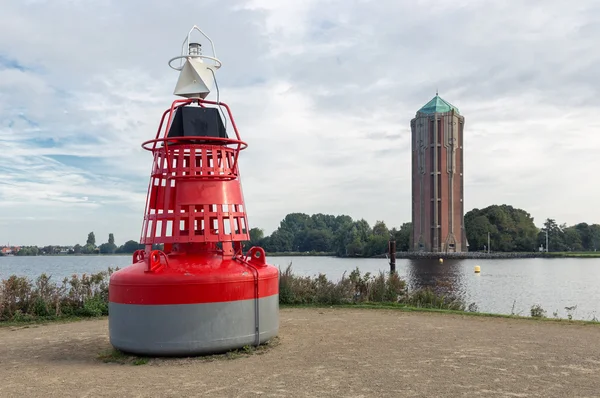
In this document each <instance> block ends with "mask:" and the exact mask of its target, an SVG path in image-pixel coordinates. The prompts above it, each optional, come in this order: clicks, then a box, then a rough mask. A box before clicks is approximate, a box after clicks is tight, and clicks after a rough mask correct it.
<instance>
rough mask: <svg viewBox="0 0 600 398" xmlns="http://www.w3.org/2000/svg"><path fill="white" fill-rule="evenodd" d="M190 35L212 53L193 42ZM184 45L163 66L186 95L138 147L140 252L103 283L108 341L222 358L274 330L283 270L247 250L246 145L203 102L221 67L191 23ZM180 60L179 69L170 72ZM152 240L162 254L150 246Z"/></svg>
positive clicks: (153, 351)
mask: <svg viewBox="0 0 600 398" xmlns="http://www.w3.org/2000/svg"><path fill="white" fill-rule="evenodd" d="M193 31H198V32H200V33H201V34H202V35H204V37H205V38H206V39H207V40H208V41H209V42H210V44H211V46H212V50H213V56H205V55H202V54H201V51H200V47H201V46H200V44H198V43H191V42H190V35H191V34H192V32H193ZM186 42H187V43H188V48H187V49H186V50H184V52H182V55H181V56H179V57H175V58H173V59H172V60H171V61H170V62H169V65H170V66H171V67H172V68H173V69H176V70H178V71H180V76H179V80H178V82H177V85H176V89H175V92H174V94H176V95H179V96H182V97H185V99H178V100H175V101H174V102H173V103H172V105H171V108H170V109H168V110H167V111H166V112H165V113H164V114H163V116H162V119H161V121H160V124H159V127H158V132H157V134H156V137H155V138H154V139H152V140H149V141H146V142H144V143H143V144H142V147H143V148H144V149H146V150H149V151H151V152H152V155H153V159H154V162H153V165H152V171H151V175H150V184H149V188H148V195H147V198H146V209H145V215H144V221H143V226H142V236H141V239H140V243H141V244H143V245H144V249H143V250H138V251H136V252H135V253H134V254H133V264H132V265H130V266H128V267H125V268H123V269H121V270H119V271H117V272H115V273H113V274H112V275H111V278H110V284H109V316H108V321H109V335H110V342H111V344H112V345H113V346H114V347H115V348H117V349H119V350H122V351H125V352H130V353H135V354H143V355H172V356H183V355H185V356H187V355H196V354H207V353H218V352H223V351H227V350H231V349H236V348H241V347H244V346H246V345H259V344H261V343H264V342H266V341H268V340H269V339H271V338H273V337H274V336H276V335H277V333H278V330H279V279H278V278H279V271H278V269H277V268H276V267H274V266H271V265H268V264H267V261H266V258H265V251H264V250H263V249H262V248H261V247H252V248H250V249H249V250H248V252H247V253H246V255H244V254H243V242H244V241H248V240H250V236H249V232H248V231H249V228H248V221H247V215H246V208H245V205H244V198H243V194H242V187H241V183H240V179H239V169H238V159H239V153H240V151H241V150H243V149H245V148H246V147H247V144H246V143H245V142H243V141H241V139H240V135H239V132H238V129H237V126H236V124H235V122H234V120H233V116H232V114H231V111H230V108H229V107H228V106H227V105H226V104H224V103H222V102H214V101H209V100H206V97H207V95H208V94H209V93H210V91H211V88H212V84H211V83H212V82H213V81H214V78H215V77H214V76H215V71H216V70H217V69H219V67H220V66H221V62H220V61H219V60H218V59H217V58H216V54H215V52H214V45H213V44H212V41H211V40H210V38H208V36H206V35H205V34H204V33H203V32H202V31H201V30H200V29H199V28H198V27H197V26H194V27H193V28H192V30H190V32H189V33H188V36H187V39H186V40H185V41H184V45H185V43H186ZM184 48H185V47H184ZM176 60H181V61H182V62H183V63H184V64H183V65H179V66H173V65H172V64H173V61H176ZM205 61H206V62H205ZM217 90H218V88H217ZM223 110H224V111H223ZM221 114H223V118H224V119H225V122H224V121H223V119H222V118H221ZM225 115H227V116H225ZM165 120H166V123H165ZM227 120H229V123H227ZM228 125H229V126H228ZM226 126H228V127H229V129H228V128H227V127H226ZM228 130H233V132H234V133H235V138H229V136H228ZM156 244H163V245H164V247H163V249H162V250H153V245H156Z"/></svg>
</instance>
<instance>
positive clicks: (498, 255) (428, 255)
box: [373, 252, 600, 260]
mask: <svg viewBox="0 0 600 398" xmlns="http://www.w3.org/2000/svg"><path fill="white" fill-rule="evenodd" d="M387 257H388V255H387V254H380V255H377V256H374V257H373V258H387ZM438 258H444V259H455V260H468V259H473V260H479V259H496V260H511V259H517V258H600V252H549V253H545V252H542V253H537V252H533V253H532V252H495V253H483V252H461V253H440V252H396V259H409V260H419V259H422V260H425V259H438Z"/></svg>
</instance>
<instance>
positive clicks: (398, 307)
mask: <svg viewBox="0 0 600 398" xmlns="http://www.w3.org/2000/svg"><path fill="white" fill-rule="evenodd" d="M280 308H281V309H287V308H309V309H310V308H314V309H317V308H322V309H325V308H327V309H336V308H348V309H375V310H393V311H402V312H427V313H436V314H446V315H462V316H472V317H484V318H505V319H521V320H528V321H536V322H538V321H539V322H558V323H562V324H569V325H570V324H578V325H596V326H600V321H596V320H578V319H577V320H576V319H563V318H547V317H528V316H522V315H509V314H495V313H488V312H475V311H463V310H452V309H443V308H427V307H411V306H407V305H404V304H401V303H397V304H396V303H357V304H339V305H330V306H326V305H322V304H282V305H280Z"/></svg>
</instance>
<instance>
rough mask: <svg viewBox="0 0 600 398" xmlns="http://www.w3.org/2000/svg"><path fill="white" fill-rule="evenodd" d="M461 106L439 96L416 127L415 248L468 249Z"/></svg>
mask: <svg viewBox="0 0 600 398" xmlns="http://www.w3.org/2000/svg"><path fill="white" fill-rule="evenodd" d="M464 124H465V119H464V117H463V116H461V114H460V113H459V111H458V109H457V108H456V107H455V106H453V105H451V104H450V103H448V102H446V101H444V100H443V99H442V98H440V97H439V96H438V95H437V93H436V95H435V97H434V98H433V99H432V100H431V101H429V102H428V103H427V104H425V105H424V106H423V107H422V108H421V109H419V110H418V111H417V114H416V116H415V118H414V119H412V120H411V122H410V127H411V131H412V226H413V227H412V228H413V229H412V236H411V242H410V247H411V249H412V250H415V251H426V252H462V251H467V246H468V245H467V239H466V234H465V228H464V202H463V199H464V198H463V129H464Z"/></svg>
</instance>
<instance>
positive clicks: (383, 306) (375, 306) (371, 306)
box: [0, 302, 600, 330]
mask: <svg viewBox="0 0 600 398" xmlns="http://www.w3.org/2000/svg"><path fill="white" fill-rule="evenodd" d="M336 308H338V309H359V310H360V309H362V310H389V311H399V312H416V313H434V314H440V315H441V316H445V315H460V316H466V317H482V318H500V319H517V320H523V321H537V322H550V323H564V324H579V325H593V326H600V321H595V320H589V319H568V318H556V317H549V316H524V315H511V314H501V313H492V312H478V311H466V310H465V311H461V310H452V309H443V308H428V307H414V306H406V305H400V304H394V303H376V302H372V303H369V302H366V303H360V304H333V305H328V304H279V310H280V311H281V310H286V309H336ZM94 319H108V315H99V316H69V315H65V316H58V317H53V316H49V317H39V318H30V319H22V320H9V321H0V330H1V329H3V328H7V327H25V328H27V327H28V326H32V325H46V324H55V323H59V324H60V323H72V322H86V321H90V320H94Z"/></svg>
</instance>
